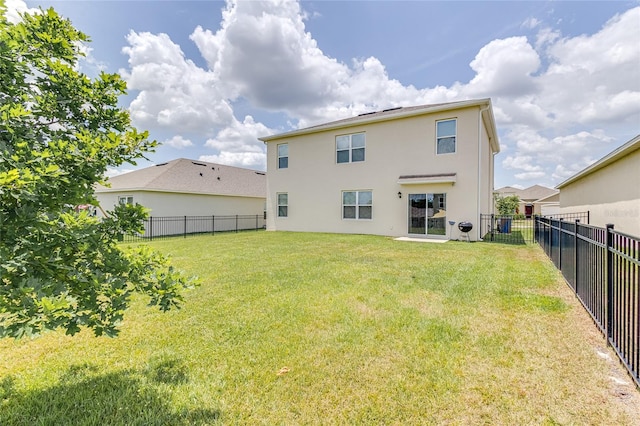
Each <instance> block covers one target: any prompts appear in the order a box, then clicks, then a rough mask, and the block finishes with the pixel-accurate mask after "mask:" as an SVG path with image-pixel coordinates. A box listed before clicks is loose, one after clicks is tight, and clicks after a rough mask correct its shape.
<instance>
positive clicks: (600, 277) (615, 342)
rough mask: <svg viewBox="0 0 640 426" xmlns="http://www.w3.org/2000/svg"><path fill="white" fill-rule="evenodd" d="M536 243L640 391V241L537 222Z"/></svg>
mask: <svg viewBox="0 0 640 426" xmlns="http://www.w3.org/2000/svg"><path fill="white" fill-rule="evenodd" d="M535 239H536V241H537V242H538V244H540V246H541V247H542V248H543V249H544V251H545V252H546V253H547V255H548V256H549V258H550V259H551V260H552V261H553V263H554V264H555V265H556V267H557V268H558V269H559V270H560V271H561V272H562V275H563V276H564V278H565V280H566V281H567V283H568V284H569V286H570V287H571V288H572V289H573V290H574V291H575V293H576V295H577V296H578V299H579V300H580V302H581V303H582V304H583V306H584V307H585V309H586V310H587V311H588V312H589V314H590V315H591V317H592V318H593V320H594V321H595V323H596V325H597V326H598V328H599V329H600V330H601V331H602V333H603V334H604V335H605V337H606V339H607V341H608V342H609V344H611V346H612V347H613V349H614V350H615V352H616V353H617V355H618V357H619V358H620V360H621V361H622V363H623V364H624V366H625V367H626V368H627V370H628V371H629V373H630V374H631V377H632V378H633V380H634V381H635V383H636V385H637V386H639V387H640V238H638V237H633V236H631V235H626V234H623V233H621V232H617V231H615V230H614V229H613V225H608V226H607V228H599V227H595V226H590V225H585V224H582V223H580V222H579V221H573V222H572V221H565V220H562V219H552V218H544V217H537V218H536V219H535Z"/></svg>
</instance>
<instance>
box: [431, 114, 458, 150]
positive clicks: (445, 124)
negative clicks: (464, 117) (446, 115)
mask: <svg viewBox="0 0 640 426" xmlns="http://www.w3.org/2000/svg"><path fill="white" fill-rule="evenodd" d="M456 128H457V124H456V119H453V120H442V121H437V122H436V153H437V154H451V153H454V152H456V130H457V129H456Z"/></svg>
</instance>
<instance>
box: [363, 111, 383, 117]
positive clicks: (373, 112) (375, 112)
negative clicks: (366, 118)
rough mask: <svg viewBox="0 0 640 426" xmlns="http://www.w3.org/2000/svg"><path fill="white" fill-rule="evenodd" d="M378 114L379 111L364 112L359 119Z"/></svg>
mask: <svg viewBox="0 0 640 426" xmlns="http://www.w3.org/2000/svg"><path fill="white" fill-rule="evenodd" d="M377 113H378V111H372V112H363V113H362V114H358V117H362V116H363V115H371V114H377Z"/></svg>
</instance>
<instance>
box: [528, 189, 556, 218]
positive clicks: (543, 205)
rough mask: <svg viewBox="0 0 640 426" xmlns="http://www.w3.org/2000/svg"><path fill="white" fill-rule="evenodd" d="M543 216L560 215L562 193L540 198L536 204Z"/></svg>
mask: <svg viewBox="0 0 640 426" xmlns="http://www.w3.org/2000/svg"><path fill="white" fill-rule="evenodd" d="M534 204H535V205H536V206H537V207H538V210H539V211H540V214H541V215H542V216H552V215H557V214H559V213H560V191H558V192H556V193H555V194H551V195H549V196H548V197H544V198H540V199H539V200H536V201H535V203H534Z"/></svg>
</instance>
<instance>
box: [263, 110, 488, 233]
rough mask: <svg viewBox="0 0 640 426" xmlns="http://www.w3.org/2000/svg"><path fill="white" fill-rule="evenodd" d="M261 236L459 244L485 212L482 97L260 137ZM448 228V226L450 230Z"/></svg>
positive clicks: (485, 114) (485, 143) (485, 136)
mask: <svg viewBox="0 0 640 426" xmlns="http://www.w3.org/2000/svg"><path fill="white" fill-rule="evenodd" d="M261 140H262V141H264V142H265V143H266V144H267V212H268V214H267V230H282V231H311V232H335V233H357V234H376V235H388V236H410V237H425V238H437V239H446V238H454V239H455V238H459V237H460V232H459V231H458V227H457V224H458V223H459V222H461V221H469V222H471V223H472V224H473V225H474V227H473V230H472V231H471V232H470V233H469V237H470V238H471V239H472V240H477V239H478V237H479V236H478V234H477V231H478V228H479V227H478V220H479V216H480V213H490V212H491V209H492V208H493V198H492V197H493V172H494V168H493V158H494V154H496V153H497V152H499V149H500V148H499V143H498V136H497V131H496V126H495V120H494V117H493V110H492V107H491V100H490V99H480V100H469V101H462V102H451V103H445V104H436V105H423V106H415V107H403V108H393V109H389V110H384V111H381V112H375V113H369V114H362V115H359V116H357V117H352V118H347V119H344V120H339V121H334V122H330V123H326V124H321V125H318V126H313V127H309V128H305V129H299V130H294V131H290V132H287V133H282V134H278V135H274V136H268V137H263V138H261ZM453 222H455V224H452V223H453Z"/></svg>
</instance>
